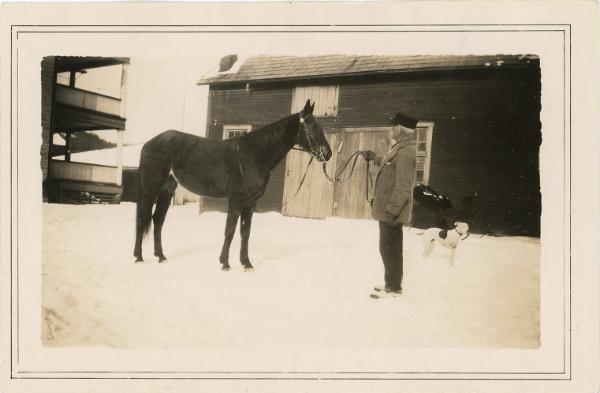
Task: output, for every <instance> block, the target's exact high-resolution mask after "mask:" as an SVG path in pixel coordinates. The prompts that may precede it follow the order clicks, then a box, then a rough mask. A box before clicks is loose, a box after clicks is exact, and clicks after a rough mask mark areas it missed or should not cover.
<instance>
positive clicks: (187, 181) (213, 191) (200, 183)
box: [173, 171, 227, 198]
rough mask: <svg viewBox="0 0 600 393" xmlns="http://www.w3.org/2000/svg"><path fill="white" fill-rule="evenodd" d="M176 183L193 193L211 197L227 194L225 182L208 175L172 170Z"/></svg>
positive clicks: (221, 196)
mask: <svg viewBox="0 0 600 393" xmlns="http://www.w3.org/2000/svg"><path fill="white" fill-rule="evenodd" d="M173 176H174V177H175V180H177V183H179V184H180V185H182V186H183V187H185V188H186V189H187V190H189V191H191V192H193V193H194V194H198V195H202V196H208V197H212V198H224V197H226V196H227V182H226V181H225V180H224V179H219V178H217V177H214V176H209V175H204V176H202V175H196V176H194V175H193V174H189V173H177V171H174V172H173Z"/></svg>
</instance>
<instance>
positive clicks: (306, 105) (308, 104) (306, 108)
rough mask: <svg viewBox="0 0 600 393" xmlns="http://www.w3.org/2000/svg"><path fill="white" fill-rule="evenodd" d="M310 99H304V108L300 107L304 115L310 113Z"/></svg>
mask: <svg viewBox="0 0 600 393" xmlns="http://www.w3.org/2000/svg"><path fill="white" fill-rule="evenodd" d="M309 111H310V99H308V100H306V104H304V109H302V113H304V114H305V115H308V114H310V112H309Z"/></svg>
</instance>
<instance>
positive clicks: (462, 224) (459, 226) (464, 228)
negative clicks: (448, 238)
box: [454, 221, 469, 235]
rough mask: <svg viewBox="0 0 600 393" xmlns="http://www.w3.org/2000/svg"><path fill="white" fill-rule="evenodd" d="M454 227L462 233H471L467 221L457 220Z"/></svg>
mask: <svg viewBox="0 0 600 393" xmlns="http://www.w3.org/2000/svg"><path fill="white" fill-rule="evenodd" d="M454 228H455V229H456V232H458V233H460V234H461V235H466V234H467V233H469V224H467V223H466V222H460V221H456V222H455V223H454Z"/></svg>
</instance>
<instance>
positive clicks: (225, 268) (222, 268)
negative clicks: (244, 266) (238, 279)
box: [221, 266, 229, 272]
mask: <svg viewBox="0 0 600 393" xmlns="http://www.w3.org/2000/svg"><path fill="white" fill-rule="evenodd" d="M221 270H223V271H224V272H226V271H229V266H221Z"/></svg>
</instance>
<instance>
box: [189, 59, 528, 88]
mask: <svg viewBox="0 0 600 393" xmlns="http://www.w3.org/2000/svg"><path fill="white" fill-rule="evenodd" d="M521 64H522V63H514V64H503V65H502V66H486V65H480V64H477V65H461V66H446V67H423V68H406V69H401V70H389V71H388V70H380V71H365V72H343V73H335V74H321V75H302V76H293V77H280V78H263V79H235V80H218V79H216V80H215V79H209V78H207V79H201V80H199V81H198V82H197V85H199V86H206V85H210V86H213V85H214V86H216V85H219V86H223V85H235V84H242V83H274V82H288V81H290V82H293V81H299V80H313V79H331V78H346V77H357V76H378V75H393V74H408V73H417V72H434V71H452V70H473V69H481V70H485V69H490V70H491V69H500V68H506V67H512V66H518V65H521Z"/></svg>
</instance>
